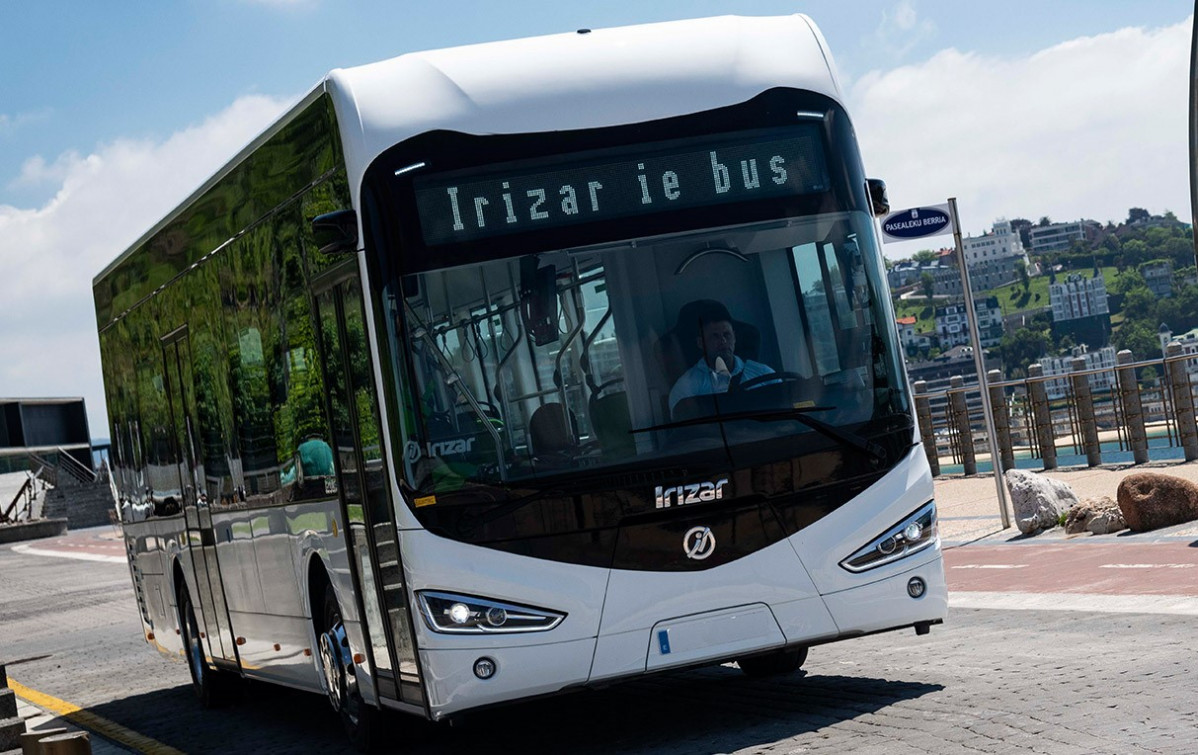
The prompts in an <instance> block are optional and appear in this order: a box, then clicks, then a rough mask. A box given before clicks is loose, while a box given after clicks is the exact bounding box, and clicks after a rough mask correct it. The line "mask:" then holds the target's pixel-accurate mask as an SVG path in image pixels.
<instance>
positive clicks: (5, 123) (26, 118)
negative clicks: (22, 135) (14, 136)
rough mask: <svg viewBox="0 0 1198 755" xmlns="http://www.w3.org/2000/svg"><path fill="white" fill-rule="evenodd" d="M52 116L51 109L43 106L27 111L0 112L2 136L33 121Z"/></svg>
mask: <svg viewBox="0 0 1198 755" xmlns="http://www.w3.org/2000/svg"><path fill="white" fill-rule="evenodd" d="M49 117H50V109H49V108H43V109H41V110H33V111H30V112H27V113H17V114H16V115H9V114H8V113H0V136H4V135H6V134H11V133H13V132H14V131H16V130H17V129H19V128H22V127H24V126H28V125H29V124H31V123H37V122H39V121H44V120H46V119H47V118H49Z"/></svg>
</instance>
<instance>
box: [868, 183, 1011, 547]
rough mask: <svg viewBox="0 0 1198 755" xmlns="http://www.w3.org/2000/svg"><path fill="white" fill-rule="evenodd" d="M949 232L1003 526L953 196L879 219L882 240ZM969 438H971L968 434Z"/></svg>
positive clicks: (994, 441)
mask: <svg viewBox="0 0 1198 755" xmlns="http://www.w3.org/2000/svg"><path fill="white" fill-rule="evenodd" d="M942 233H952V234H953V242H954V244H955V246H956V251H957V263H958V265H959V266H960V269H961V291H962V294H963V296H964V298H965V317H966V321H967V322H968V323H969V333H970V340H971V342H972V343H973V364H974V368H975V369H976V370H977V372H978V390H980V391H981V394H982V413H983V414H984V415H985V418H986V439H987V441H988V442H989V446H990V464H991V466H992V467H993V469H994V487H995V490H996V491H997V493H998V513H999V517H1000V518H1001V519H1002V526H1003V529H1006V528H1008V527H1010V526H1011V516H1010V514H1009V513H1008V512H1009V506H1008V503H1007V486H1006V483H1004V482H1003V468H1002V456H1001V454H1000V453H999V450H998V435H997V433H996V432H995V429H994V407H992V406H991V405H990V390H989V386H987V384H986V363H985V359H984V357H983V356H982V334H981V333H980V332H979V331H978V316H977V311H976V310H975V309H974V306H973V289H972V288H971V287H970V282H969V265H967V264H966V262H965V249H964V247H963V246H962V244H961V223H960V220H959V218H958V215H957V199H956V197H953V198H950V199H949V200H948V203H947V204H941V205H932V206H930V207H914V208H911V209H909V210H899V211H898V212H892V213H890V214H889V215H887V216H886V218H885V219H883V221H882V238H883V240H884V241H888V242H889V241H911V240H913V239H918V238H924V237H926V236H938V235H940V234H942ZM970 442H971V443H972V442H973V439H972V438H970Z"/></svg>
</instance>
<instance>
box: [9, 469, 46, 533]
mask: <svg viewBox="0 0 1198 755" xmlns="http://www.w3.org/2000/svg"><path fill="white" fill-rule="evenodd" d="M25 474H26V475H28V476H27V477H26V478H25V482H24V483H22V484H21V488H20V489H19V490H18V491H17V494H16V495H15V496H13V498H12V501H11V502H10V503H9V504H8V506H6V507H5V508H4V509H3V510H2V511H0V524H9V523H12V522H18V521H22V520H24V521H28V520H29V519H31V518H32V517H33V502H34V501H35V500H37V494H38V489H37V483H38V481H39V480H40V479H41V474H42V470H41V469H39V470H38V471H37V472H26V473H25ZM42 484H43V486H44V485H45V483H44V482H43V483H42ZM22 500H24V503H23V504H22V503H21V501H22Z"/></svg>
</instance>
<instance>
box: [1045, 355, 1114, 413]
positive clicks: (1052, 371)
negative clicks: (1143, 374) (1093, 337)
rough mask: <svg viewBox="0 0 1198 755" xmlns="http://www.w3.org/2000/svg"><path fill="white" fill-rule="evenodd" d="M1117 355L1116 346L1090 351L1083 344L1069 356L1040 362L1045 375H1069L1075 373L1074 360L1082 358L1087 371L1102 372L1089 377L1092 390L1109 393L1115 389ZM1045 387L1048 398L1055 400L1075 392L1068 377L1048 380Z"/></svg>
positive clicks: (1049, 358)
mask: <svg viewBox="0 0 1198 755" xmlns="http://www.w3.org/2000/svg"><path fill="white" fill-rule="evenodd" d="M1115 353H1116V351H1115V347H1114V346H1103V347H1102V348H1101V349H1097V350H1095V351H1090V350H1089V349H1088V348H1087V347H1086V345H1085V344H1084V343H1083V344H1081V345H1079V346H1074V347H1073V349H1072V350H1071V351H1070V353H1069V356H1062V357H1044V358H1043V359H1041V360H1040V366H1041V367H1043V368H1044V374H1045V375H1068V374H1069V373H1071V372H1073V360H1074V359H1075V358H1076V357H1081V358H1082V359H1084V360H1085V363H1086V369H1087V370H1102V372H1096V373H1094V374H1092V375H1090V376H1089V382H1090V390H1091V391H1109V390H1111V389H1112V388H1114V387H1115V364H1116V360H1115ZM1044 386H1045V388H1046V389H1047V393H1048V398H1050V399H1054V400H1055V399H1059V398H1064V397H1065V396H1067V395H1069V392H1070V391H1071V390H1073V389H1072V387H1071V381H1070V378H1068V377H1062V378H1056V379H1054V380H1048V381H1046V382H1045V384H1044Z"/></svg>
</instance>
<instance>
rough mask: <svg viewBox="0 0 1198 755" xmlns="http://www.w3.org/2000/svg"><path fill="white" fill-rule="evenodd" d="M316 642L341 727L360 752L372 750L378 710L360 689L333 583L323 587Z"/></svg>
mask: <svg viewBox="0 0 1198 755" xmlns="http://www.w3.org/2000/svg"><path fill="white" fill-rule="evenodd" d="M317 641H318V645H319V649H320V652H319V657H320V665H321V671H322V672H323V673H324V679H325V687H326V690H325V691H326V692H327V693H328V697H329V702H330V703H331V704H332V706H333V710H334V711H336V712H337V715H338V716H339V717H340V718H341V727H342V728H343V729H344V730H345V735H346V736H347V737H348V738H349V741H350V744H352V745H353V746H354V747H355V748H356V749H357V750H359V751H360V752H369V751H370V749H371V748H372V747H373V746H374V743H375V742H374V740H375V732H376V731H377V729H378V710H376V709H375V708H373V707H371V706H370V705H367V704H366V701H365V700H363V699H362V695H361V693H360V692H359V691H358V683H357V679H356V678H355V677H354V667H353V662H352V660H351V658H352V654H351V652H350V649H349V639H348V638H347V637H346V636H345V626H344V624H343V623H342V620H341V607H340V606H339V605H337V596H336V595H335V594H334V593H333V588H332V586H330V585H326V586H325V590H324V610H323V612H322V616H321V624H320V633H319V635H318V637H317Z"/></svg>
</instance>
